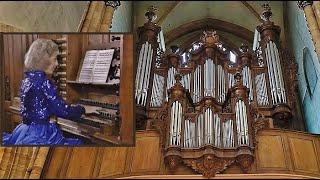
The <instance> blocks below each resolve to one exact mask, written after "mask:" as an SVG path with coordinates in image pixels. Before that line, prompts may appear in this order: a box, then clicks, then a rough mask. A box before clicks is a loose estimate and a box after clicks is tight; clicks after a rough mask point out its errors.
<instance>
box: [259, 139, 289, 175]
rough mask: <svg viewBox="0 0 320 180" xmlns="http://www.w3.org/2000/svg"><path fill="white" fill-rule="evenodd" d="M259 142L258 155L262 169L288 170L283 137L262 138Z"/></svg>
mask: <svg viewBox="0 0 320 180" xmlns="http://www.w3.org/2000/svg"><path fill="white" fill-rule="evenodd" d="M258 142H259V143H258V144H259V148H257V155H258V158H259V166H260V168H279V169H287V167H286V159H285V155H284V154H285V151H284V147H283V143H282V138H281V136H260V137H259V138H258ZM271 154H272V156H271Z"/></svg>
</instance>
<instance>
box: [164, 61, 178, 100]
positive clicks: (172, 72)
mask: <svg viewBox="0 0 320 180" xmlns="http://www.w3.org/2000/svg"><path fill="white" fill-rule="evenodd" d="M176 73H177V70H176V68H174V67H171V68H169V70H168V78H167V89H170V88H171V87H173V86H174V84H175V83H176V80H175V78H174V76H175V74H176ZM168 98H169V97H168V93H167V91H166V101H168Z"/></svg>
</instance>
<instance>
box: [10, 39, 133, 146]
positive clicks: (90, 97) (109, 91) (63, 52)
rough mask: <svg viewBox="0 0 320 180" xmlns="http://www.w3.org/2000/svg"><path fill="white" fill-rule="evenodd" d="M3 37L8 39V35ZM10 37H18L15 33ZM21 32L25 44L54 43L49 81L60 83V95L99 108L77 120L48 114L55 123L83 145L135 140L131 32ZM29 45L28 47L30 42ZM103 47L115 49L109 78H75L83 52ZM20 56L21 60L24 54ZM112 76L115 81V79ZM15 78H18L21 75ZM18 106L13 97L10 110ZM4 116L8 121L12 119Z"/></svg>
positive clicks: (16, 100) (17, 113)
mask: <svg viewBox="0 0 320 180" xmlns="http://www.w3.org/2000/svg"><path fill="white" fill-rule="evenodd" d="M7 36H8V38H7V39H9V38H10V35H7ZM13 36H17V37H18V36H19V34H16V35H13ZM20 36H21V39H23V41H22V42H24V41H25V40H24V38H25V37H26V38H27V43H28V44H29V45H31V43H32V41H34V40H36V39H38V38H46V39H52V40H53V41H54V42H55V43H56V44H58V46H59V54H58V57H57V60H58V64H59V65H58V68H57V69H56V70H55V72H54V74H53V77H52V79H53V80H54V81H55V82H56V84H57V86H58V92H59V94H60V96H62V98H63V99H64V100H66V101H67V102H68V103H71V104H80V105H81V104H83V105H89V106H97V107H100V108H101V109H102V110H103V111H99V114H93V115H87V114H86V115H83V116H82V117H81V119H80V120H79V121H71V120H67V119H62V118H52V120H53V121H56V122H57V123H58V124H59V126H60V128H61V129H62V131H63V132H64V133H65V135H66V136H67V137H81V138H82V139H83V140H84V141H85V144H91V145H104V146H105V145H106V146H119V145H120V146H122V145H133V144H134V136H133V97H132V94H133V82H132V81H133V80H132V79H131V78H132V75H133V72H132V64H131V63H132V62H133V59H132V52H133V46H132V41H133V37H132V35H131V34H32V35H31V34H30V35H20ZM30 38H31V39H30ZM29 39H30V40H29ZM12 40H14V38H13V39H12ZM14 43H16V42H14V41H12V42H10V43H8V44H5V47H6V46H8V48H10V47H9V46H14ZM28 44H27V46H29V45H28ZM104 49H114V54H113V57H112V64H111V65H110V70H109V74H108V79H111V80H112V79H113V82H111V83H110V81H108V82H107V83H85V82H79V81H78V77H79V72H80V70H81V65H82V63H83V60H84V57H85V54H86V52H87V51H88V50H104ZM27 50H28V48H24V49H21V50H20V51H21V52H20V53H21V54H25V53H26V51H27ZM8 56H9V55H8ZM124 59H125V60H124ZM19 60H20V61H22V62H23V58H22V59H19ZM124 61H125V63H124ZM12 68H17V69H15V71H18V72H23V67H12ZM19 68H21V69H19ZM120 72H121V73H120ZM20 78H21V77H20ZM116 79H117V82H115V80H116ZM17 81H21V79H18V80H17ZM120 82H126V83H120ZM131 82H132V83H131ZM130 87H131V88H130ZM17 88H18V86H17ZM19 104H20V103H19V98H18V97H15V98H13V101H12V103H11V106H10V109H11V112H13V113H14V114H16V115H19V116H20V113H19V109H20V106H19ZM14 117H15V118H16V117H17V116H14ZM19 119H20V118H19ZM123 119H125V121H123ZM8 120H11V121H12V120H13V117H12V118H8ZM14 122H15V124H14V125H12V126H11V127H12V128H14V127H15V126H16V124H17V123H18V122H20V120H16V119H14ZM11 131H12V129H11Z"/></svg>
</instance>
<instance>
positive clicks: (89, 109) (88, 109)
mask: <svg viewBox="0 0 320 180" xmlns="http://www.w3.org/2000/svg"><path fill="white" fill-rule="evenodd" d="M82 106H83V107H84V109H85V110H86V114H92V113H95V114H99V112H98V111H97V110H98V109H100V107H97V106H88V105H82Z"/></svg>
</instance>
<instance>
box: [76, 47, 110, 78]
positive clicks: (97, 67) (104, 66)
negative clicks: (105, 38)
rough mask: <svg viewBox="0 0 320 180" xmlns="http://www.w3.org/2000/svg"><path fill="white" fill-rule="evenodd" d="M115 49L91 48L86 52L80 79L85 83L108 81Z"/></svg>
mask: <svg viewBox="0 0 320 180" xmlns="http://www.w3.org/2000/svg"><path fill="white" fill-rule="evenodd" d="M113 54H114V49H107V50H89V51H87V52H86V55H85V57H84V60H83V63H82V67H81V69H80V74H79V76H78V81H79V82H83V83H97V84H104V83H107V80H108V74H109V70H110V66H111V63H112V58H113Z"/></svg>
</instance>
